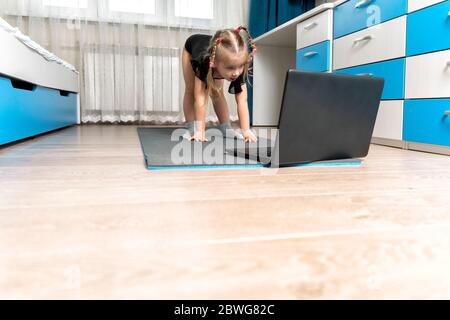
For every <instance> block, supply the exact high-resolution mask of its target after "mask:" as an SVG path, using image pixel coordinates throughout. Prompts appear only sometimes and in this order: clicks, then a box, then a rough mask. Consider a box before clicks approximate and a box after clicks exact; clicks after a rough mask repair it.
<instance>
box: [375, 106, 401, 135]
mask: <svg viewBox="0 0 450 320" xmlns="http://www.w3.org/2000/svg"><path fill="white" fill-rule="evenodd" d="M373 136H374V137H376V138H384V139H392V140H402V139H403V101H402V100H392V101H381V104H380V109H379V111H378V116H377V121H376V123H375V129H374V131H373Z"/></svg>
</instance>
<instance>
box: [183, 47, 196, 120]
mask: <svg viewBox="0 0 450 320" xmlns="http://www.w3.org/2000/svg"><path fill="white" fill-rule="evenodd" d="M181 63H182V67H183V76H184V83H185V87H186V88H185V91H184V98H183V111H184V117H185V118H186V122H188V123H189V122H194V121H195V110H194V84H195V73H194V70H192V66H191V55H190V54H189V52H187V51H186V49H184V48H183V54H182V58H181Z"/></svg>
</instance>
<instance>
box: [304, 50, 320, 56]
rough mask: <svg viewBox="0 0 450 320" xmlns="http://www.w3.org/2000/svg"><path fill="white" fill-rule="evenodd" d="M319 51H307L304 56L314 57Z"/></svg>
mask: <svg viewBox="0 0 450 320" xmlns="http://www.w3.org/2000/svg"><path fill="white" fill-rule="evenodd" d="M318 54H319V53H317V52H315V51H311V52H307V53H305V55H304V57H305V58H309V57H314V56H315V55H318Z"/></svg>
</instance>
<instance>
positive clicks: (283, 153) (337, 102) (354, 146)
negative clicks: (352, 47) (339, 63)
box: [226, 70, 384, 167]
mask: <svg viewBox="0 0 450 320" xmlns="http://www.w3.org/2000/svg"><path fill="white" fill-rule="evenodd" d="M383 87H384V79H382V78H376V77H372V76H361V75H359V76H354V75H346V74H335V73H315V72H314V73H313V72H303V71H298V70H288V71H287V74H286V81H285V86H284V92H283V99H282V103H281V109H280V116H279V119H278V126H277V128H278V133H277V135H276V138H275V141H264V140H262V141H264V143H263V146H261V143H260V141H259V142H258V143H247V144H245V146H239V145H238V146H235V147H234V148H233V149H227V150H226V152H228V153H230V154H233V155H234V156H236V157H244V158H247V159H254V160H257V161H259V162H261V163H264V164H270V165H271V166H272V167H279V166H284V165H294V164H303V163H310V162H317V161H330V160H342V159H354V158H364V157H366V156H367V154H368V152H369V147H370V143H371V139H372V134H373V130H374V127H375V121H376V118H377V114H378V109H379V105H380V100H381V94H382V91H383ZM256 107H257V106H256Z"/></svg>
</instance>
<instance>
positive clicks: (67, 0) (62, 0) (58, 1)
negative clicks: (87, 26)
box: [42, 0, 88, 9]
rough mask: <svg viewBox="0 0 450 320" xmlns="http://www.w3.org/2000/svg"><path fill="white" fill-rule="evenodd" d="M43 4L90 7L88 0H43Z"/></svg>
mask: <svg viewBox="0 0 450 320" xmlns="http://www.w3.org/2000/svg"><path fill="white" fill-rule="evenodd" d="M42 4H43V5H44V6H46V7H61V8H80V9H87V8H88V0H43V2H42Z"/></svg>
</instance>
